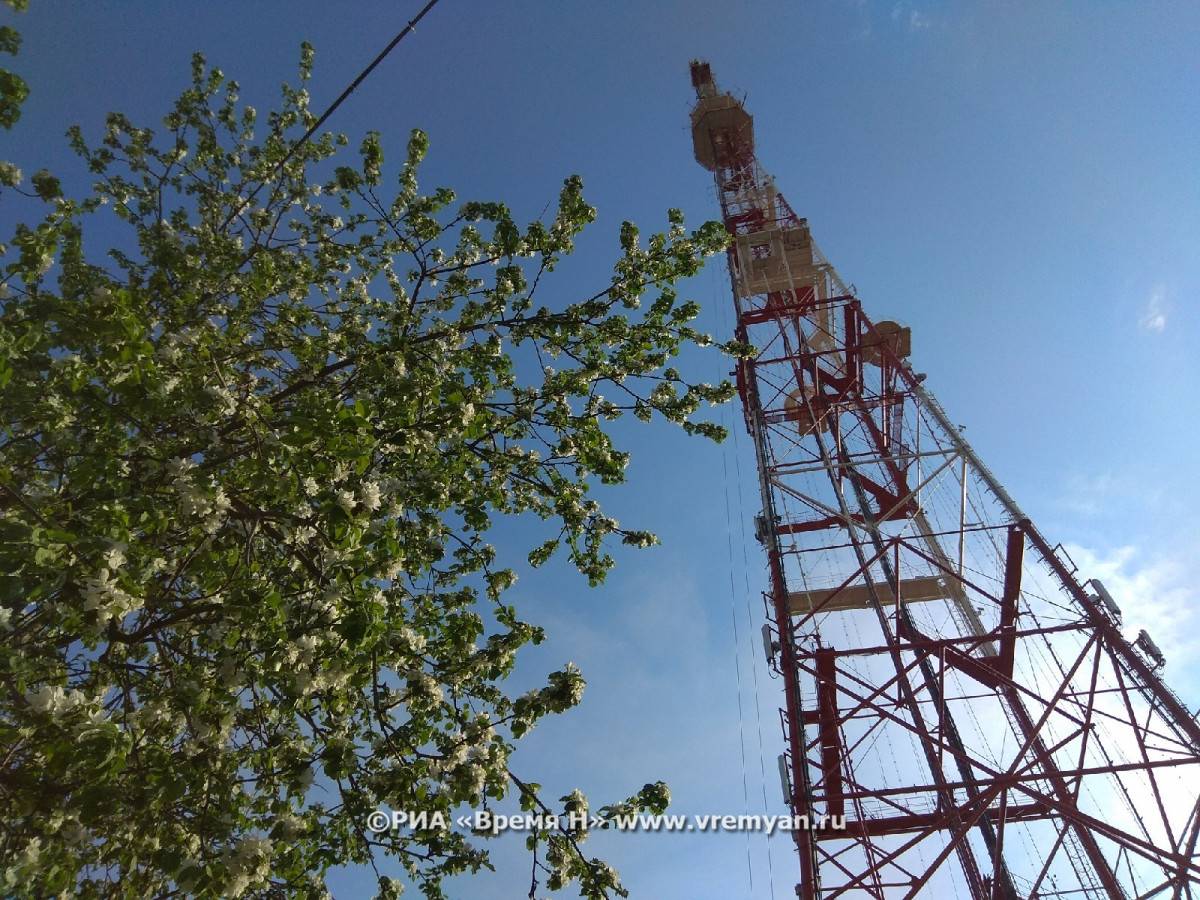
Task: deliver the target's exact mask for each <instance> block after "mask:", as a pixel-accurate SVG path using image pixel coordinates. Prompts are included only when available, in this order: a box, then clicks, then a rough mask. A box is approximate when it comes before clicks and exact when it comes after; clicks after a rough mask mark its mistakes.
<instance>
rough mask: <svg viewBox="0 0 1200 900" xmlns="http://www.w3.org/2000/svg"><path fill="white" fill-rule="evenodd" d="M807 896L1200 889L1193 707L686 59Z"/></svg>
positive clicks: (732, 110)
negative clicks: (723, 255)
mask: <svg viewBox="0 0 1200 900" xmlns="http://www.w3.org/2000/svg"><path fill="white" fill-rule="evenodd" d="M692 77H693V84H694V86H695V87H696V91H697V96H698V98H699V100H698V103H697V105H696V108H695V111H694V112H693V114H692V122H693V134H694V138H695V143H696V156H697V159H698V160H699V161H700V162H701V163H702V164H703V165H705V166H706V168H709V169H711V170H712V171H713V172H714V175H715V179H716V187H717V193H718V197H719V199H720V202H721V210H722V214H723V217H724V221H725V225H726V227H727V228H728V229H729V231H730V233H731V235H733V238H734V240H733V245H732V246H731V248H730V250H729V271H730V276H731V286H732V293H733V298H734V305H735V308H736V312H737V335H736V336H737V338H738V339H739V340H741V341H744V342H746V343H749V344H752V345H753V346H754V347H756V348H757V355H756V356H755V357H754V358H752V359H746V360H743V361H742V362H741V363H740V364H739V366H738V370H737V379H738V389H739V392H740V395H741V399H742V402H743V407H744V411H745V417H746V426H747V429H748V430H749V432H750V433H751V435H752V436H753V439H754V444H755V449H756V453H757V456H758V466H759V480H760V488H761V494H762V504H763V512H762V515H761V516H760V517H759V519H758V521H757V523H756V526H757V527H756V534H757V535H758V538H759V540H760V541H762V543H763V544H764V547H765V550H766V555H767V560H768V571H769V577H770V588H769V590H768V591H767V592H766V593H765V595H764V598H765V601H766V612H767V620H768V627H769V634H768V646H769V647H770V648H771V652H772V660H771V665H772V667H773V668H775V669H776V670H777V671H778V672H779V673H780V674H781V675H782V681H783V683H784V694H785V704H784V708H783V710H782V711H781V721H782V725H783V729H784V734H785V738H786V745H787V754H786V771H787V773H788V777H789V784H788V786H787V788H788V792H789V795H790V805H791V811H792V813H793V815H796V816H807V817H808V821H810V822H811V823H812V824H813V827H812V828H811V829H809V830H805V831H797V832H793V837H794V838H795V840H796V844H797V848H798V850H799V856H800V881H799V884H798V885H797V889H796V892H797V895H798V896H799V897H802V898H805V900H815V898H818V897H820V898H835V897H854V898H885V897H886V898H910V897H970V898H973V900H984V898H997V900H1017V898H1035V897H1037V898H1051V897H1067V898H1074V897H1104V898H1128V900H1134V898H1149V897H1162V898H1167V897H1170V898H1176V900H1179V898H1185V897H1186V898H1200V856H1198V854H1197V842H1198V836H1200V800H1198V795H1200V725H1198V724H1197V722H1196V720H1195V719H1194V718H1193V717H1192V716H1191V714H1190V713H1189V712H1188V710H1187V708H1186V707H1185V706H1184V705H1183V703H1182V702H1181V701H1180V700H1179V699H1178V698H1177V697H1176V696H1175V695H1174V694H1173V693H1172V692H1171V691H1170V690H1169V689H1168V688H1167V687H1166V685H1165V684H1164V683H1163V682H1162V680H1161V679H1160V677H1159V674H1158V670H1159V668H1160V667H1161V656H1160V655H1159V654H1158V652H1157V649H1156V648H1155V647H1154V645H1153V642H1152V641H1151V640H1150V639H1149V637H1148V636H1145V635H1144V633H1143V635H1142V636H1139V638H1138V640H1136V641H1134V642H1130V641H1128V640H1126V639H1125V637H1124V636H1123V634H1122V628H1121V619H1120V611H1119V610H1118V609H1117V608H1116V605H1115V603H1113V601H1112V600H1111V598H1110V597H1109V596H1108V595H1107V592H1105V591H1104V589H1103V586H1101V585H1099V584H1098V583H1091V584H1089V585H1085V584H1084V583H1083V582H1082V581H1081V580H1080V579H1081V575H1080V573H1079V572H1078V571H1077V570H1076V567H1075V566H1074V564H1073V563H1072V562H1071V561H1070V559H1069V558H1068V557H1067V556H1066V554H1065V553H1064V552H1063V551H1062V550H1061V548H1058V547H1052V546H1051V545H1050V544H1049V543H1048V542H1047V540H1046V539H1045V538H1044V537H1043V536H1042V535H1041V533H1040V532H1039V531H1038V530H1037V528H1036V527H1035V526H1034V525H1033V523H1032V522H1031V521H1030V520H1029V519H1028V518H1027V517H1026V516H1025V515H1024V514H1023V513H1022V512H1021V510H1020V509H1019V508H1018V507H1017V505H1016V504H1015V503H1014V502H1013V500H1012V499H1011V498H1010V497H1009V496H1008V494H1007V493H1006V492H1005V490H1004V489H1003V487H1002V486H1001V485H1000V484H999V483H998V482H997V480H996V479H995V478H994V477H993V475H992V474H991V472H989V471H988V469H987V468H986V467H985V466H984V465H983V463H982V461H981V460H980V459H979V458H978V456H977V455H976V454H975V452H974V451H973V450H972V449H971V447H970V446H969V445H968V444H967V442H966V441H965V440H964V439H963V437H962V434H961V433H960V429H958V428H956V427H955V426H954V425H952V424H951V422H950V420H949V419H948V418H947V416H946V414H945V412H944V411H943V410H942V408H941V407H940V406H939V405H938V403H937V402H936V400H935V399H934V398H933V397H932V396H931V395H930V394H929V393H928V392H927V391H926V390H925V389H924V387H923V386H922V384H921V382H922V377H921V376H919V375H917V374H915V373H914V371H913V370H912V368H911V366H910V365H909V364H908V362H907V361H906V357H907V355H908V352H909V347H908V344H909V334H908V330H907V329H904V328H901V327H900V326H899V325H896V324H895V323H890V322H881V323H879V324H873V323H872V322H871V321H870V320H868V318H867V317H866V316H865V315H864V314H863V312H862V309H861V306H860V304H859V301H858V299H857V298H856V297H855V296H853V295H852V294H851V293H850V292H849V291H848V290H847V289H846V287H845V285H844V284H843V283H842V281H841V280H840V279H839V278H838V276H837V273H836V272H835V271H834V269H833V267H832V266H831V265H830V264H829V263H828V261H827V260H826V259H825V258H824V257H823V256H822V255H821V253H820V251H819V249H818V248H817V247H816V245H815V244H814V243H813V241H812V237H811V234H810V232H809V229H808V224H807V222H806V221H805V220H804V219H801V218H799V217H798V216H796V214H795V213H794V212H793V210H792V209H791V207H790V206H789V205H788V203H787V201H786V200H785V199H784V198H783V196H782V195H781V194H780V193H779V192H778V191H777V190H776V189H775V187H774V184H773V183H772V181H771V179H770V177H769V176H767V175H766V174H765V172H763V170H762V168H761V167H760V166H759V164H758V162H757V160H756V159H755V157H754V147H753V132H752V120H751V118H750V116H749V115H748V114H746V113H745V112H744V110H742V107H741V104H740V103H739V102H738V101H737V100H735V99H734V98H733V97H731V96H730V95H728V94H720V93H718V92H717V89H716V86H715V84H714V83H713V81H712V76H711V72H710V71H709V69H708V66H707V64H704V63H694V64H693V68H692Z"/></svg>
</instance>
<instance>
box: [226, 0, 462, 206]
mask: <svg viewBox="0 0 1200 900" xmlns="http://www.w3.org/2000/svg"><path fill="white" fill-rule="evenodd" d="M437 3H438V0H429V2H428V3H426V4H425V6H424V7H422V9H421V11H420V12H419V13H417V14H416V16H415V17H414V18H412V19H411V20H410V21H409V23H408V24H407V25H405V26H404V28H403V29H402V30H401V31H400V33H399V34H397V35H396V36H395V37H394V38H392V40H391V42H390V43H389V44H388V45H387V46H386V47H384V48H383V51H382V52H381V53H380V54H379V55H378V56H376V57H375V59H373V60H372V61H371V64H370V65H369V66H367V67H366V68H365V69H363V70H362V71H361V72H360V73H359V74H358V77H357V78H355V79H354V80H353V81H352V82H350V86H349V87H348V88H346V89H345V90H344V91H342V92H341V94H339V95H338V98H337V99H336V100H334V101H333V103H331V104H330V105H329V108H328V109H326V110H325V112H323V113H321V115H320V117H318V119H317V121H315V122H314V123H313V124H312V126H311V127H310V128H309V129H308V131H306V132H304V134H303V135H302V136H301V137H300V140H298V141H296V143H294V144H292V146H291V148H290V149H289V150H288V152H287V153H285V154H284V156H283V159H281V160H280V161H279V162H278V163H277V164H276V165H275V167H274V169H272V170H271V173H270V175H269V176H268V177H267V178H264V179H263V180H262V181H260V182H259V183H258V185H257V186H256V187H255V188H254V190H252V191H250V193H248V194H247V195H246V196H245V197H244V198H243V199H242V202H241V203H240V204H238V206H236V207H235V208H234V209H233V211H232V212H230V214H229V218H228V219H226V220H225V224H226V225H228V224H229V223H230V222H232V221H233V220H234V219H235V218H237V216H238V215H240V214H241V212H242V210H243V209H245V207H246V205H247V204H248V203H249V202H250V201H251V200H253V199H254V195H255V194H257V193H258V192H259V190H260V189H261V188H262V186H263V185H264V184H266V183H267V181H268V180H270V178H271V177H273V176H274V175H275V174H276V173H278V172H279V171H281V170H282V169H283V167H284V166H285V165H287V163H288V161H289V160H290V159H291V158H292V157H293V156H294V155H295V153H296V151H297V150H299V149H300V148H301V147H303V146H304V145H305V144H306V143H308V141H309V140H310V139H311V138H312V136H313V135H314V134H316V133H317V129H318V128H320V127H321V126H322V125H324V124H325V122H326V121H328V119H329V117H330V116H332V115H333V114H334V112H336V111H337V108H338V107H339V106H341V105H342V102H343V101H344V100H345V99H346V98H347V97H349V96H350V95H351V94H353V93H354V92H355V91H356V90H357V89H358V86H359V85H360V84H362V83H363V82H364V81H365V80H366V78H367V76H368V75H370V74H371V72H373V71H374V70H375V67H376V66H378V65H379V64H380V63H381V62H383V60H384V59H385V58H386V57H387V55H388V54H389V53H391V52H392V51H393V50H394V49H395V48H396V45H397V44H399V43H400V42H401V41H402V40H404V38H405V37H407V36H408V35H409V34H411V33H412V32H413V31H415V30H416V27H417V23H418V22H420V21H421V19H423V18H424V17H425V14H426V13H427V12H429V11H430V10H431V9H433V8H434V7H435V6H436V5H437Z"/></svg>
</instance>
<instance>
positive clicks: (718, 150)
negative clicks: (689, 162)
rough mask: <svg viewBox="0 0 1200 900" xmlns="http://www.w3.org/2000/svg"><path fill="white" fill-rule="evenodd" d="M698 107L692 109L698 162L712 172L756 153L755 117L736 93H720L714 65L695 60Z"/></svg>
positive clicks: (693, 85)
mask: <svg viewBox="0 0 1200 900" xmlns="http://www.w3.org/2000/svg"><path fill="white" fill-rule="evenodd" d="M691 71H692V87H694V88H695V89H696V106H695V107H694V108H693V109H692V145H693V147H694V148H695V153H696V161H697V162H698V163H700V165H702V166H704V168H706V169H709V170H710V171H711V170H713V169H716V168H717V167H718V166H722V165H728V164H729V162H730V161H732V160H733V159H736V158H742V157H749V156H753V155H754V117H753V116H751V115H750V114H749V113H748V112H746V110H744V109H742V104H741V101H740V100H738V99H736V98H735V97H734V96H733V95H732V94H728V93H726V94H721V93H718V92H717V84H716V82H715V81H714V80H713V74H712V67H711V66H709V64H708V63H706V62H704V61H703V60H699V59H694V60H692V63H691Z"/></svg>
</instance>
